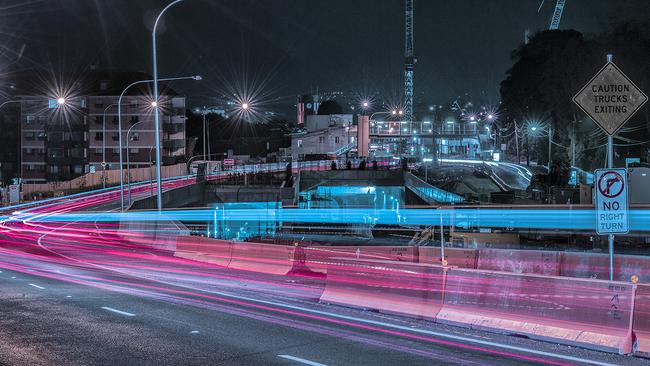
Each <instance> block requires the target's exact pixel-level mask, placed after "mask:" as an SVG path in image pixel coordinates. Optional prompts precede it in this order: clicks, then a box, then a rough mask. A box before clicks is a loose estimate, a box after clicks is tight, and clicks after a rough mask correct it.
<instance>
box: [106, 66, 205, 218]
mask: <svg viewBox="0 0 650 366" xmlns="http://www.w3.org/2000/svg"><path fill="white" fill-rule="evenodd" d="M188 79H192V80H197V81H198V80H202V78H201V76H199V75H194V76H182V77H175V78H163V79H159V81H176V80H188ZM152 82H154V80H153V79H150V80H139V81H134V82H132V83H131V84H129V85H127V86H126V88H124V90H122V93H121V94H120V97H119V98H118V100H117V119H118V122H117V131H118V141H119V145H120V209H121V210H122V211H124V174H123V166H122V165H123V160H122V98H123V97H124V94H126V92H127V90H129V88H131V87H132V86H134V85H138V84H146V83H152ZM156 100H157V99H154V102H155V101H156ZM152 105H153V104H152ZM154 115H155V116H157V115H158V114H157V113H155V114H154ZM158 136H159V135H158V134H156V139H158ZM156 141H158V140H156ZM157 145H158V144H157ZM157 147H158V146H157ZM158 183H160V182H158Z"/></svg>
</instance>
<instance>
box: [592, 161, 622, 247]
mask: <svg viewBox="0 0 650 366" xmlns="http://www.w3.org/2000/svg"><path fill="white" fill-rule="evenodd" d="M595 182H596V215H597V216H596V225H597V226H596V232H597V233H598V234H600V235H603V234H626V233H627V232H628V231H629V223H628V219H629V215H628V207H627V169H599V170H596V180H595Z"/></svg>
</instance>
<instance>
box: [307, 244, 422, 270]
mask: <svg viewBox="0 0 650 366" xmlns="http://www.w3.org/2000/svg"><path fill="white" fill-rule="evenodd" d="M303 249H304V252H305V255H306V260H305V262H306V265H307V267H308V268H309V269H310V270H311V271H313V272H318V273H327V266H328V264H331V263H334V262H335V261H333V258H348V259H372V260H386V261H399V262H417V261H418V248H417V247H411V246H399V247H395V246H314V247H305V248H303Z"/></svg>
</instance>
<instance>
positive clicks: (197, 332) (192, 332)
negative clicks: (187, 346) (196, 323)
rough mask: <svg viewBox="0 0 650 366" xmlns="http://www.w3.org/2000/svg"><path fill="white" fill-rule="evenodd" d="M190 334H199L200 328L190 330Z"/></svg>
mask: <svg viewBox="0 0 650 366" xmlns="http://www.w3.org/2000/svg"><path fill="white" fill-rule="evenodd" d="M190 334H199V331H198V330H193V331H191V332H190Z"/></svg>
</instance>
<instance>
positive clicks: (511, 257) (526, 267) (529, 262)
mask: <svg viewBox="0 0 650 366" xmlns="http://www.w3.org/2000/svg"><path fill="white" fill-rule="evenodd" d="M475 268H476V269H483V270H487V271H499V272H511V273H531V274H541V275H548V276H559V275H560V254H559V252H555V251H544V250H503V249H479V250H478V261H477V263H476V267H475Z"/></svg>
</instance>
